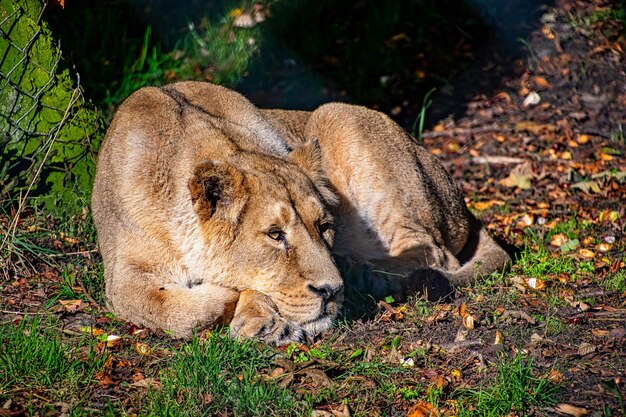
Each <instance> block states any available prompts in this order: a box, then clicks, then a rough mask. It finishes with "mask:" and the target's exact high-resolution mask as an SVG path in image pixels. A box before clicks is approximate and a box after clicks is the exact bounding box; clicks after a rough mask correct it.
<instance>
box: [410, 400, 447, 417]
mask: <svg viewBox="0 0 626 417" xmlns="http://www.w3.org/2000/svg"><path fill="white" fill-rule="evenodd" d="M438 415H439V414H438V413H437V409H436V408H435V407H433V406H432V404H430V403H427V402H425V401H420V402H418V403H417V404H415V405H414V406H413V407H411V408H410V409H409V412H408V413H407V415H406V416H407V417H437V416H438Z"/></svg>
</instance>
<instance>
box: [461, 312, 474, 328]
mask: <svg viewBox="0 0 626 417" xmlns="http://www.w3.org/2000/svg"><path fill="white" fill-rule="evenodd" d="M474 321H475V320H474V316H472V315H471V314H466V315H465V316H463V327H465V328H466V329H467V330H472V329H473V328H474V326H475V324H474Z"/></svg>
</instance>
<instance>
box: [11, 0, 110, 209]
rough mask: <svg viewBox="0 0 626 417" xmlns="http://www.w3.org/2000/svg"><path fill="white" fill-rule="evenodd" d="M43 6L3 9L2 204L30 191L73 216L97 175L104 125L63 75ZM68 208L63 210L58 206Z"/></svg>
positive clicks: (26, 4)
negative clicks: (18, 193) (96, 164)
mask: <svg viewBox="0 0 626 417" xmlns="http://www.w3.org/2000/svg"><path fill="white" fill-rule="evenodd" d="M42 7H43V6H42V4H41V2H39V1H38V0H28V1H26V2H16V1H14V0H1V2H0V22H2V24H1V26H0V41H1V42H2V43H1V44H0V45H2V47H3V49H5V50H4V51H2V53H1V54H0V55H2V60H1V61H0V103H1V104H0V145H1V147H0V198H3V199H4V198H6V197H7V196H9V195H11V194H12V195H15V194H16V193H17V192H19V191H25V190H29V191H31V195H43V194H46V197H42V198H41V202H42V203H44V204H45V205H46V207H47V208H48V209H51V210H54V211H57V212H70V213H76V212H78V211H79V209H80V208H81V207H80V206H81V200H80V198H81V196H85V195H88V193H89V190H90V188H91V183H92V180H93V174H94V155H93V152H94V151H95V149H96V148H97V146H98V143H99V140H100V137H101V132H100V118H99V116H98V114H97V113H96V112H95V111H94V110H93V108H92V107H91V106H90V105H89V104H88V103H86V102H85V100H84V98H83V96H82V91H81V89H80V88H79V87H78V86H77V83H76V82H75V81H74V80H73V77H72V75H71V74H70V71H69V69H68V68H64V67H63V65H64V63H63V60H62V58H61V52H60V50H59V48H58V47H57V45H56V43H55V41H54V40H53V37H52V34H51V32H50V30H49V28H48V25H47V24H46V23H45V22H43V21H41V20H40V16H41V11H42ZM58 201H63V204H62V205H57V202H58Z"/></svg>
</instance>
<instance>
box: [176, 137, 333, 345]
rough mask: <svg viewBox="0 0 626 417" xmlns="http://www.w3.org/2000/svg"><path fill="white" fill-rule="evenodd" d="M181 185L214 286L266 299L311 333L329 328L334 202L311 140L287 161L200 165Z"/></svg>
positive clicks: (254, 156)
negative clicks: (195, 220)
mask: <svg viewBox="0 0 626 417" xmlns="http://www.w3.org/2000/svg"><path fill="white" fill-rule="evenodd" d="M188 188H189V192H190V195H191V201H192V203H193V208H194V212H195V213H196V215H197V218H198V221H199V224H200V230H201V234H202V236H203V238H204V240H205V242H204V247H205V248H206V256H207V258H206V263H207V264H210V265H212V266H213V268H212V271H211V274H212V276H213V277H214V278H212V279H213V280H214V281H215V283H216V284H219V285H221V286H224V287H229V288H233V289H235V290H237V291H244V290H254V291H258V292H260V293H263V294H265V295H267V296H268V297H270V298H271V300H272V301H273V302H274V303H275V304H276V307H277V309H278V313H279V314H280V315H281V316H282V317H284V318H285V319H287V320H291V321H293V322H296V323H298V324H300V325H301V326H302V327H303V328H304V330H305V331H307V332H308V333H309V334H311V335H314V334H317V333H319V332H321V331H323V330H325V329H327V328H328V327H330V326H331V324H332V320H333V319H334V318H335V317H336V315H337V313H338V311H339V308H340V306H341V302H342V300H343V283H342V280H341V277H340V275H339V272H338V270H337V268H336V266H335V264H334V261H333V259H332V256H331V254H330V247H331V245H332V243H333V236H334V223H333V217H332V215H331V213H330V210H329V209H330V207H331V206H332V205H333V204H334V203H335V197H334V195H333V194H332V192H331V191H330V190H329V189H328V188H327V187H326V185H325V181H324V178H323V176H322V175H321V167H320V157H319V145H318V144H317V142H316V141H311V142H309V143H308V144H306V145H304V146H303V147H301V148H299V149H297V150H295V151H293V152H291V154H289V156H288V157H286V158H280V157H273V156H268V155H265V154H259V153H249V152H243V153H241V154H237V155H236V156H231V157H230V158H229V159H228V160H227V161H203V162H201V163H199V164H198V165H197V166H195V167H194V169H193V174H192V176H191V178H190V180H189V182H188Z"/></svg>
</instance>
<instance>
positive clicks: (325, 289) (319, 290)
mask: <svg viewBox="0 0 626 417" xmlns="http://www.w3.org/2000/svg"><path fill="white" fill-rule="evenodd" d="M342 287H343V285H338V286H336V287H334V288H333V287H331V286H330V285H328V284H324V285H322V286H319V287H316V286H314V285H311V284H309V291H311V292H312V293H313V294H315V295H318V296H320V297H322V300H324V302H326V301H328V300H330V299H331V297H332V296H333V295H335V294H337V293H338V292H339V291H341V288H342Z"/></svg>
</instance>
